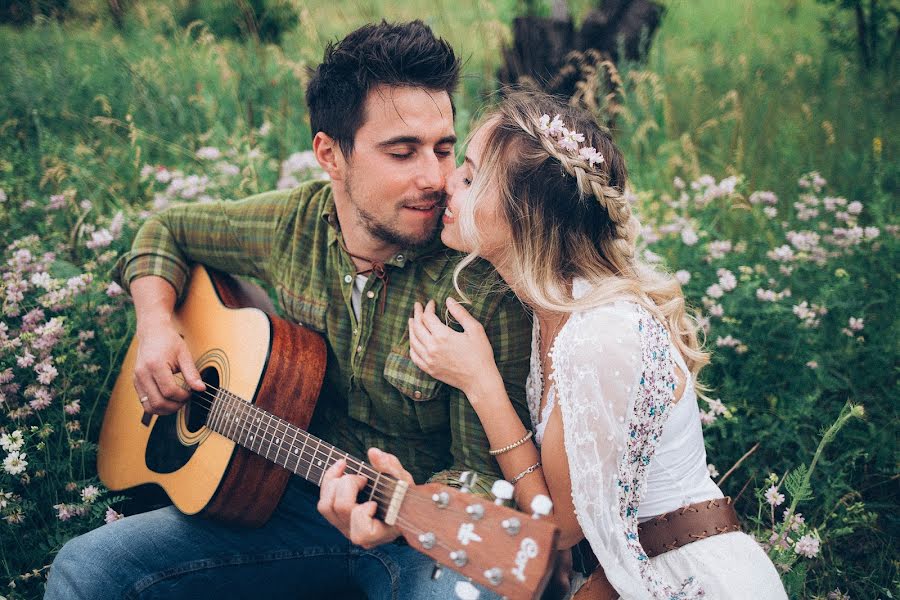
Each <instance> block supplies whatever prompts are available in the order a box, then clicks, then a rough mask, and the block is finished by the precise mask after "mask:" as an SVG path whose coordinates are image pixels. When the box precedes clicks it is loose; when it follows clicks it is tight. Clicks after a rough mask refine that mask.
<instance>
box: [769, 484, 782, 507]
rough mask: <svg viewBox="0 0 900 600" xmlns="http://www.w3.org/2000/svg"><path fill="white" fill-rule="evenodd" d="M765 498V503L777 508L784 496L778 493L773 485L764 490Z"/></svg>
mask: <svg viewBox="0 0 900 600" xmlns="http://www.w3.org/2000/svg"><path fill="white" fill-rule="evenodd" d="M765 498H766V502H768V503H769V504H771V505H772V506H778V505H779V504H781V503H782V502H784V494H781V493H779V492H778V488H777V487H776V486H774V485H773V486H772V487H770V488H769V489H767V490H766V493H765Z"/></svg>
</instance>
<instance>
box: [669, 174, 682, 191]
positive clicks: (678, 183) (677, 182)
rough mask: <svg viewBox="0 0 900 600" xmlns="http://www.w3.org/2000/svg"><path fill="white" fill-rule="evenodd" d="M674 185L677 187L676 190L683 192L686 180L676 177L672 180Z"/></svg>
mask: <svg viewBox="0 0 900 600" xmlns="http://www.w3.org/2000/svg"><path fill="white" fill-rule="evenodd" d="M672 185H674V186H675V189H676V190H683V189H684V186H685V183H684V179H682V178H681V177H675V179H673V180H672Z"/></svg>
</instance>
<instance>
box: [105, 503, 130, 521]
mask: <svg viewBox="0 0 900 600" xmlns="http://www.w3.org/2000/svg"><path fill="white" fill-rule="evenodd" d="M123 518H125V515H123V514H122V513H118V512H116V511H115V510H113V507H112V506H110V507H108V508H107V509H106V515H105V516H104V517H103V520H104V521H106V522H107V523H112V522H113V521H118V520H119V519H123Z"/></svg>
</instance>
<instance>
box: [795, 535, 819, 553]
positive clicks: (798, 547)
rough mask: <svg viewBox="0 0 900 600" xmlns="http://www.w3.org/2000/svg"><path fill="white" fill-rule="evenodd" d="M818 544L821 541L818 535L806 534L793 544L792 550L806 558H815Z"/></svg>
mask: <svg viewBox="0 0 900 600" xmlns="http://www.w3.org/2000/svg"><path fill="white" fill-rule="evenodd" d="M820 544H821V542H820V540H819V538H818V537H816V536H814V535H810V534H806V535H804V536H803V537H801V538H800V539H799V540H797V543H796V544H794V552H796V553H797V554H800V555H801V556H805V557H806V558H815V557H816V556H818V555H819V546H820Z"/></svg>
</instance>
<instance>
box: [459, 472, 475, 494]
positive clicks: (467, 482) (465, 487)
mask: <svg viewBox="0 0 900 600" xmlns="http://www.w3.org/2000/svg"><path fill="white" fill-rule="evenodd" d="M476 481H478V473H475V472H474V471H463V472H462V473H460V474H459V482H460V483H462V487H461V488H460V489H461V490H462V491H463V492H466V493H468V491H469V489H470V488H471V487H472V486H474V485H475V482H476Z"/></svg>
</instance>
